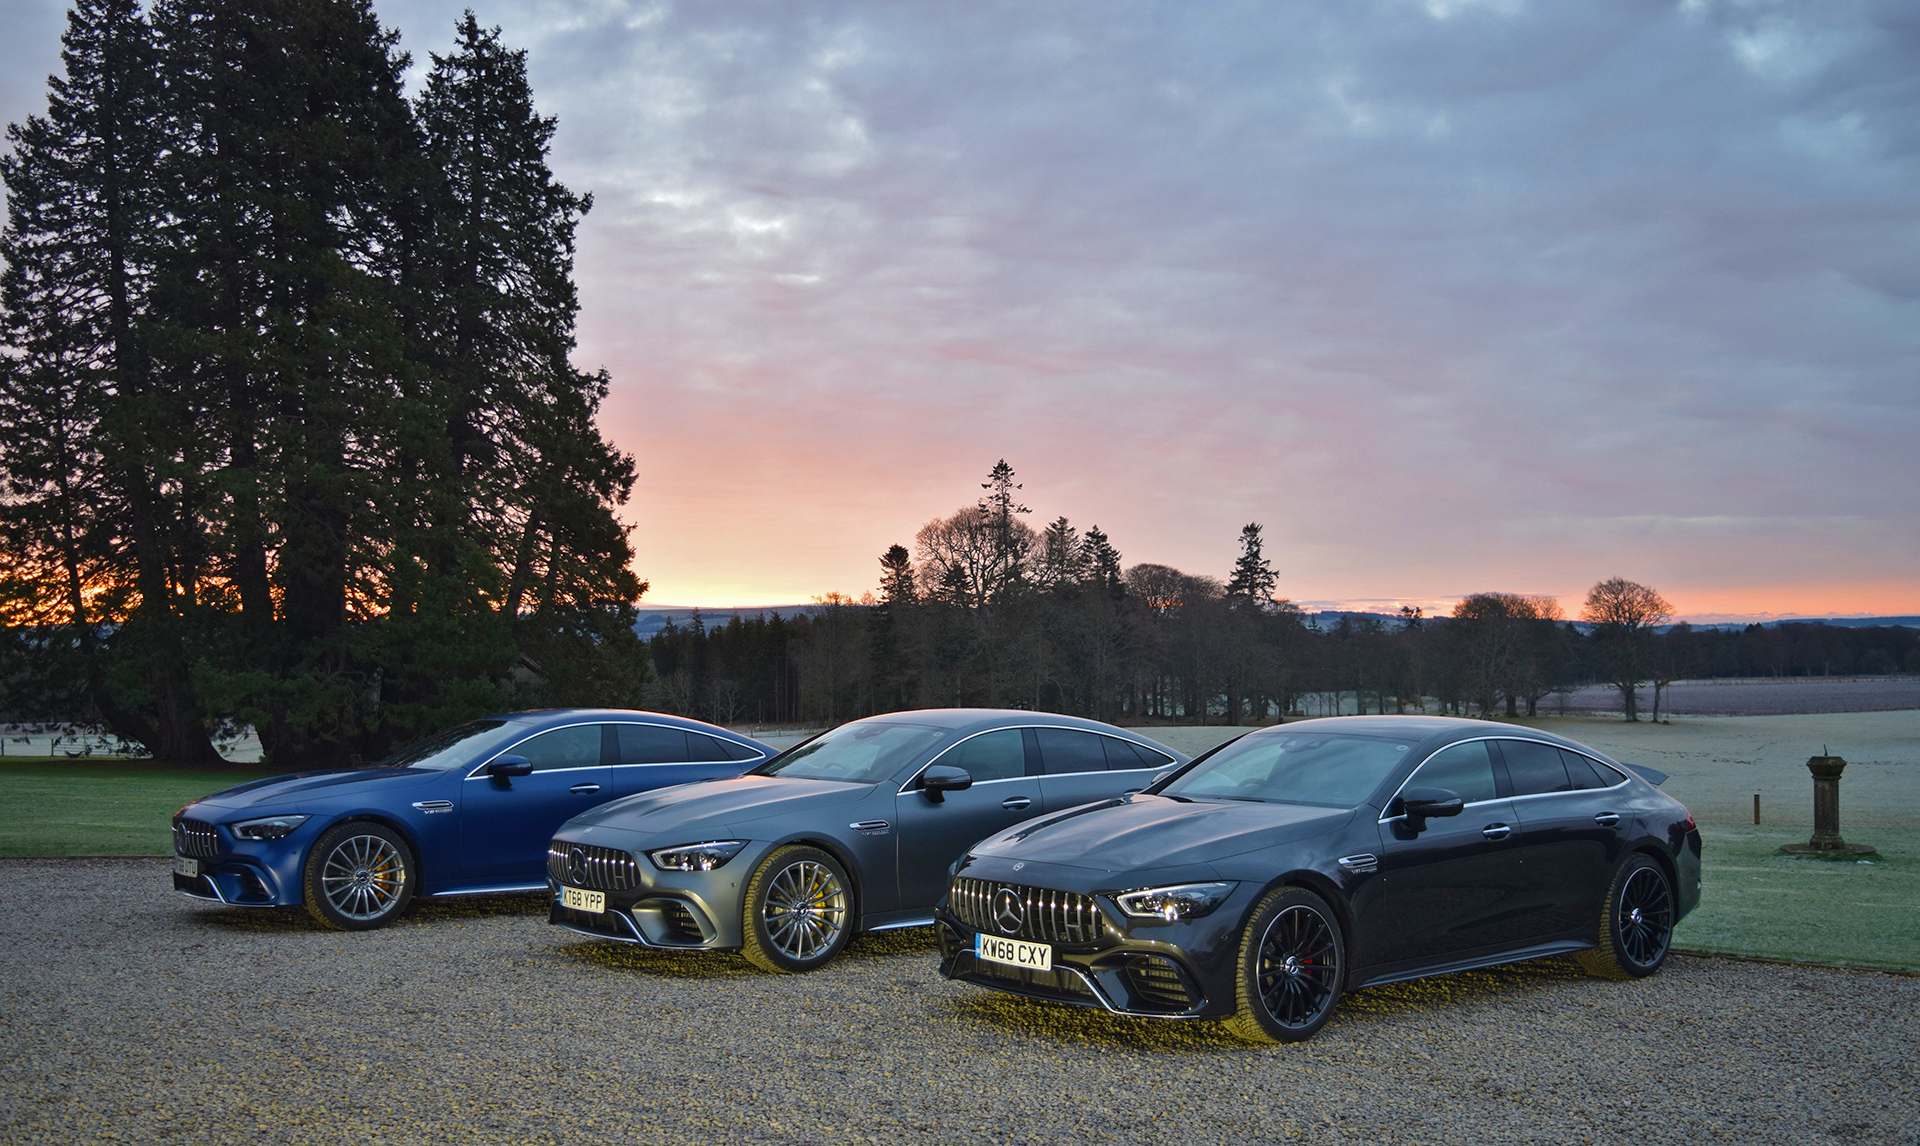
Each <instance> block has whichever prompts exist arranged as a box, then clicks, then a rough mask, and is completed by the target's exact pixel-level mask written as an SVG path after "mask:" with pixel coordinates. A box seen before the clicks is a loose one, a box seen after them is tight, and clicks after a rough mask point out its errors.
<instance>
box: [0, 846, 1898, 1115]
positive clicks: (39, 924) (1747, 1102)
mask: <svg viewBox="0 0 1920 1146" xmlns="http://www.w3.org/2000/svg"><path fill="white" fill-rule="evenodd" d="M0 897H4V899H3V900H0V902H4V906H5V909H6V910H5V914H4V918H0V937H3V939H4V943H5V946H6V950H7V952H8V961H7V974H6V976H5V978H4V982H3V983H0V1054H4V1055H5V1057H6V1061H7V1067H6V1070H5V1071H4V1072H3V1073H0V1141H5V1142H8V1143H39V1142H47V1143H53V1142H59V1143H71V1142H93V1141H134V1142H151V1143H171V1142H196V1143H197V1142H208V1143H224V1142H235V1143H238V1142H248V1143H259V1142H269V1143H277V1142H297V1143H336V1142H341V1141H355V1142H378V1141H433V1142H509V1141H511V1142H563V1143H571V1142H579V1143H615V1142H618V1143H654V1142H658V1143H683V1142H684V1143H707V1142H715V1141H740V1142H777V1143H806V1142H866V1141H884V1142H925V1141H932V1140H937V1141H960V1140H967V1141H974V1142H1035V1143H1049V1144H1059V1143H1076V1142H1105V1141H1113V1142H1128V1143H1147V1142H1150V1143H1156V1144H1157V1143H1216V1142H1222V1141H1231V1142H1329V1143H1331V1142H1466V1141H1493V1140H1498V1141H1504V1142H1555V1143H1562V1142H1573V1143H1578V1142H1583V1141H1586V1142H1595V1143H1606V1142H1618V1141H1641V1142H1675V1143H1680V1142H1687V1143H1697V1142H1701V1141H1715V1140H1725V1141H1737V1142H1799V1143H1821V1142H1836V1143H1902V1144H1905V1146H1912V1144H1913V1143H1915V1142H1916V1141H1920V1030H1916V1025H1915V1023H1914V1016H1915V1015H1916V1014H1920V979H1915V978H1910V977H1902V976H1896V975H1885V974H1873V973H1860V972H1847V971H1831V970H1823V969H1813V968H1806V967H1792V966H1775V965H1767V964H1756V963H1741V962H1733V961H1729V960H1717V959H1716V960H1709V959H1691V958H1683V957H1675V958H1674V959H1673V960H1672V961H1671V962H1670V963H1669V964H1668V966H1667V968H1666V969H1665V970H1664V971H1662V972H1661V974H1659V975H1657V976H1655V977H1654V978H1652V979H1649V980H1644V981H1640V982H1628V983H1615V982H1605V981H1600V980H1595V979H1589V978H1586V977H1585V976H1583V975H1581V974H1580V973H1579V972H1578V971H1576V970H1575V969H1574V968H1573V967H1572V966H1571V965H1570V964H1568V963H1565V962H1544V963H1533V964H1523V965H1519V966H1515V967H1511V968H1506V969H1502V970H1497V971H1491V972H1481V973H1474V974H1467V975H1454V976H1447V977H1444V978H1440V979H1432V980H1427V981H1424V982H1420V983H1412V984H1403V985H1399V986H1395V987H1389V988H1383V989H1376V990H1371V991H1365V992H1361V993H1359V994H1357V995H1353V996H1349V997H1348V998H1346V999H1345V1000H1343V1001H1342V1003H1341V1008H1340V1011H1339V1012H1338V1013H1337V1014H1336V1015H1335V1016H1334V1019H1333V1022H1332V1023H1331V1025H1329V1026H1328V1027H1327V1029H1326V1030H1325V1031H1323V1032H1322V1033H1321V1034H1320V1036H1319V1037H1318V1038H1316V1039H1314V1040H1313V1041H1311V1042H1309V1043H1306V1044H1302V1045H1298V1046H1293V1047H1249V1046H1246V1045H1244V1044H1240V1043H1237V1042H1234V1041H1233V1040H1231V1039H1230V1038H1228V1037H1227V1036H1226V1035H1225V1034H1224V1033H1223V1032H1222V1031H1221V1030H1220V1029H1219V1028H1218V1027H1217V1026H1216V1025H1214V1024H1199V1023H1170V1022H1149V1021H1127V1020H1119V1019H1113V1018H1110V1017H1107V1016H1103V1015H1099V1014H1096V1013H1093V1012H1089V1011H1083V1010H1078V1009H1071V1008H1066V1007H1058V1006H1050V1005H1046V1004H1041V1003H1034V1002H1028V1001H1024V1000H1019V999H1014V998H1011V997H1007V996H1002V995H998V994H994V993H991V992H987V991H982V990H979V989H977V988H972V987H967V986H964V985H960V984H954V983H947V982H944V981H942V980H941V979H939V978H938V976H937V975H936V974H935V971H934V955H933V947H932V942H931V938H930V936H929V935H928V933H927V932H925V931H917V930H916V931H907V932H894V933H889V934H885V935H880V936H871V937H867V938H863V939H860V940H856V941H855V943H854V945H853V946H852V948H851V949H850V951H849V953H848V955H847V956H846V957H844V958H843V959H842V960H840V961H839V962H838V963H836V964H835V965H833V966H830V967H829V968H827V969H826V970H824V971H820V972H816V973H814V974H810V975H797V976H778V975H767V974H762V973H760V972H758V971H754V970H752V969H751V968H749V967H748V966H747V964H746V963H745V962H744V961H743V960H741V959H739V958H737V957H734V956H675V955H662V954H656V953H650V952H645V951H640V950H636V949H633V948H627V947H620V946H616V945H612V944H603V943H594V942H590V941H586V940H584V939H582V938H581V937H578V936H573V935H570V934H568V933H565V932H562V931H560V930H558V929H557V928H551V927H548V926H547V925H546V923H545V916H544V907H543V905H542V904H541V903H540V901H539V900H538V899H532V900H529V899H527V898H487V899H476V900H467V901H452V902H449V903H439V904H426V905H422V906H420V907H418V908H416V910H415V911H414V912H413V914H412V915H410V916H409V917H408V918H407V919H405V920H403V921H402V922H401V923H400V924H399V925H397V926H395V927H392V928H390V929H387V930H384V931H377V932H370V933H365V934H357V935H348V934H340V933H332V932H324V931H319V930H317V929H315V927H314V926H313V924H312V923H311V922H310V921H309V920H308V919H307V917H306V915H305V913H304V912H301V911H299V910H298V909H294V910H290V911H282V910H276V911H265V912H244V911H237V910H223V909H219V908H208V907H202V906H197V905H194V904H191V903H189V902H187V901H184V900H182V899H180V898H178V897H176V896H175V895H173V894H172V892H171V891H170V890H168V882H167V867H166V863H165V862H164V861H158V860H71V861H38V860H5V861H0Z"/></svg>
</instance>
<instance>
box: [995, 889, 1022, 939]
mask: <svg viewBox="0 0 1920 1146" xmlns="http://www.w3.org/2000/svg"><path fill="white" fill-rule="evenodd" d="M1026 921H1027V908H1026V905H1025V904H1023V903H1021V902H1020V894H1019V893H1018V892H1016V891H1014V890H1013V889H1012V888H1010V887H1003V888H1001V889H1000V890H999V891H996V892H994V893H993V925H994V926H995V927H998V928H999V929H1000V931H1001V934H1003V935H1013V934H1015V933H1017V932H1018V931H1019V930H1020V925H1021V924H1022V923H1025V922H1026Z"/></svg>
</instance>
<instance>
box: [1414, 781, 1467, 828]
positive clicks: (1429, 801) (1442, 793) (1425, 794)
mask: <svg viewBox="0 0 1920 1146" xmlns="http://www.w3.org/2000/svg"><path fill="white" fill-rule="evenodd" d="M1399 804H1400V811H1401V812H1402V813H1404V814H1405V815H1406V817H1407V826H1408V827H1410V828H1412V829H1413V830H1414V831H1416V832H1417V831H1419V830H1420V829H1421V828H1424V827H1426V826H1427V820H1428V819H1429V818H1431V817H1434V816H1457V815H1459V814H1460V810H1461V809H1462V808H1465V807H1466V806H1467V802H1466V801H1465V800H1463V799H1461V798H1460V793H1458V792H1455V791H1454V790H1452V789H1451V788H1403V789H1401V791H1400V800H1399Z"/></svg>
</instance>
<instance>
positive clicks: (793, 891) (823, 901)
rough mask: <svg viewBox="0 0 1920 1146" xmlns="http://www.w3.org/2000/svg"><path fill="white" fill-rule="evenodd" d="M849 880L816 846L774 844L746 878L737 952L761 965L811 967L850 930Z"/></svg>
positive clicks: (794, 968)
mask: <svg viewBox="0 0 1920 1146" xmlns="http://www.w3.org/2000/svg"><path fill="white" fill-rule="evenodd" d="M851 888H852V881H851V880H849V879H848V878H847V872H846V869H845V868H843V867H841V866H840V863H839V861H838V860H835V859H834V858H833V857H832V856H830V855H828V854H827V853H826V852H823V851H821V850H820V849H819V848H810V847H803V846H793V847H784V848H777V849H775V850H774V853H773V854H772V855H770V856H768V857H767V859H766V862H765V863H762V864H761V865H760V870H758V871H756V872H754V873H753V879H751V880H750V881H748V883H747V895H746V905H745V908H744V915H745V918H743V919H742V920H741V921H740V922H741V933H742V934H743V935H744V936H745V937H746V943H745V946H743V947H742V948H741V952H740V953H741V954H742V955H745V956H746V957H747V961H748V962H750V963H752V964H753V965H754V966H756V967H759V968H760V969H761V970H763V971H811V970H814V969H815V968H817V967H821V966H824V965H826V963H827V962H828V961H829V960H831V959H832V958H833V957H834V956H835V955H838V954H840V951H841V949H842V948H844V947H845V946H846V945H847V940H848V939H849V938H851V936H852V934H853V892H852V891H851Z"/></svg>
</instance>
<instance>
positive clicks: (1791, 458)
mask: <svg viewBox="0 0 1920 1146" xmlns="http://www.w3.org/2000/svg"><path fill="white" fill-rule="evenodd" d="M464 6H465V5H464V4H463V3H460V2H453V3H446V2H440V0H376V9H377V10H378V11H379V13H380V15H381V17H382V18H383V20H384V21H385V22H386V23H387V24H388V25H389V26H392V27H396V28H398V29H399V30H400V31H401V33H402V38H403V39H402V42H403V44H404V45H405V46H406V47H407V48H408V49H410V50H411V51H412V52H413V53H414V55H415V57H416V61H417V62H419V63H422V64H423V63H424V62H425V60H426V56H427V53H429V52H432V51H445V50H446V49H447V47H448V46H449V45H450V43H451V40H452V34H453V27H454V24H455V22H456V20H457V19H458V18H459V15H460V12H461V10H462V8H463V7H464ZM474 6H475V10H476V13H477V15H478V16H479V18H480V19H481V21H482V22H483V23H487V24H497V25H499V26H501V27H502V29H503V31H504V35H505V39H506V40H507V42H508V43H509V44H510V45H512V46H515V47H521V48H525V49H527V50H528V51H529V53H530V56H529V69H530V74H531V77H532V82H533V86H534V92H535V96H536V100H537V102H538V104H539V106H540V107H541V109H542V110H543V112H545V113H547V114H551V115H556V116H558V118H559V131H558V134H557V137H556V139H555V143H554V153H553V157H552V162H553V166H554V169H555V171H556V172H557V174H558V176H559V178H560V179H561V180H562V181H563V182H565V183H566V184H567V185H569V186H570V187H572V188H573V189H574V190H576V191H582V192H591V193H592V194H593V196H594V207H593V210H592V212H591V213H590V214H589V215H588V217H587V219H586V220H585V221H584V223H583V224H582V227H581V231H580V245H579V255H578V263H577V278H578V281H579V285H580V294H581V302H582V311H581V315H580V332H579V333H580V345H579V351H578V354H577V356H576V358H577V361H578V363H579V364H580V365H581V366H583V367H586V368H589V369H592V368H597V367H600V366H605V367H606V368H607V369H608V370H609V371H610V372H611V375H612V378H613V390H612V393H611V395H610V396H609V398H608V400H607V403H606V405H605V407H604V410H603V413H602V426H603V429H604V430H605V432H606V433H607V434H608V436H609V437H610V438H611V439H612V440H613V441H614V442H615V443H616V444H618V445H619V446H620V447H621V448H623V449H625V450H628V451H631V452H632V453H633V454H634V455H635V456H636V458H637V461H638V466H639V474H640V479H639V483H638V485H637V487H636V489H635V492H634V495H633V498H632V500H631V501H630V502H629V504H628V505H626V506H625V507H624V508H623V511H622V513H623V517H624V518H625V520H627V521H628V522H630V523H631V524H632V525H633V527H634V529H633V542H634V545H635V548H636V552H637V559H636V562H635V567H636V570H637V572H639V573H640V575H641V576H642V577H645V578H647V579H648V580H649V581H650V582H651V585H652V588H651V590H650V591H649V593H648V595H647V598H646V601H647V602H648V603H655V604H683V605H684V604H704V605H755V604H773V603H787V602H800V601H806V600H808V599H810V598H812V597H814V596H818V595H821V594H825V593H827V592H841V593H847V594H850V595H853V596H858V595H859V594H860V593H861V592H862V591H865V590H869V589H872V588H873V587H874V586H875V585H876V584H877V581H878V573H879V565H878V560H877V559H878V557H879V555H880V554H881V552H882V551H884V550H885V549H886V547H887V546H888V545H891V544H894V543H896V542H898V543H902V544H906V545H908V546H911V545H912V542H913V535H914V534H915V532H916V531H917V530H918V529H919V527H920V526H921V525H922V524H924V523H925V522H927V521H928V520H930V519H933V518H935V517H939V516H944V515H947V514H951V513H952V512H953V511H954V510H956V509H958V508H960V507H962V506H964V505H968V504H971V503H972V502H973V501H975V500H976V499H977V498H978V497H979V496H980V495H981V493H980V490H979V483H980V482H982V481H984V480H985V477H986V473H987V470H988V469H989V468H990V467H991V466H992V465H993V464H994V462H995V461H997V460H999V459H1001V458H1005V459H1006V460H1007V461H1008V462H1009V463H1010V464H1011V465H1012V466H1013V467H1014V469H1015V470H1016V472H1017V474H1018V478H1019V480H1020V481H1021V482H1023V483H1024V489H1023V491H1022V497H1023V499H1024V501H1025V504H1027V505H1028V506H1030V507H1031V508H1032V510H1033V521H1034V523H1035V524H1036V526H1038V525H1039V524H1042V523H1044V522H1045V521H1047V520H1051V519H1052V518H1054V517H1056V516H1059V515H1063V514H1064V515H1066V516H1067V517H1068V518H1070V519H1071V520H1072V521H1073V523H1074V524H1076V525H1078V526H1079V527H1081V528H1082V529H1084V528H1086V527H1088V526H1091V525H1096V524H1097V525H1098V526H1100V527H1101V528H1102V529H1103V530H1105V531H1106V532H1107V533H1108V534H1109V535H1110V536H1111V537H1112V538H1113V541H1114V543H1115V544H1116V545H1117V546H1118V548H1119V549H1120V551H1121V552H1122V554H1123V555H1124V557H1125V560H1126V561H1127V562H1128V563H1129V564H1131V563H1134V562H1156V563H1160V564H1166V565H1173V566H1176V567H1179V568H1181V569H1184V570H1187V571H1189V572H1194V573H1208V574H1212V575H1214V576H1217V577H1222V578H1224V577H1225V576H1226V575H1227V573H1228V571H1229V569H1230V567H1231V565H1232V562H1233V559H1234V557H1235V555H1236V552H1237V539H1238V535H1239V531H1240V527H1241V526H1242V525H1243V524H1245V523H1247V522H1250V521H1257V522H1260V523H1262V524H1263V525H1264V527H1265V536H1266V538H1267V553H1268V556H1269V557H1270V558H1271V560H1272V561H1273V564H1274V567H1275V569H1276V571H1277V572H1278V574H1279V592H1280V593H1281V594H1283V595H1285V596H1287V597H1290V598H1292V599H1294V600H1296V601H1302V602H1307V603H1311V604H1315V605H1323V606H1324V605H1333V604H1339V605H1345V606H1350V607H1378V608H1389V609H1390V608H1393V607H1397V605H1399V604H1401V603H1416V604H1421V605H1423V606H1425V607H1427V608H1428V609H1429V611H1436V610H1437V611H1444V609H1445V608H1446V606H1447V603H1448V602H1449V601H1450V600H1452V599H1456V598H1457V597H1459V596H1461V595H1463V594H1466V593H1472V592H1482V591H1505V592H1522V593H1533V594H1545V595H1551V596H1555V597H1559V598H1562V599H1563V601H1564V602H1565V603H1566V605H1567V607H1568V610H1569V612H1570V613H1577V611H1578V605H1579V601H1580V599H1581V598H1582V597H1583V596H1584V594H1585V592H1586V589H1587V588H1588V586H1590V585H1591V584H1593V583H1594V582H1596V581H1599V580H1602V579H1604V578H1607V577H1613V576H1623V577H1628V578H1631V579H1633V580H1636V581H1640V582H1643V583H1646V584H1649V585H1652V586H1654V587H1655V588H1656V589H1658V590H1660V591H1661V592H1662V593H1663V594H1664V595H1665V596H1666V597H1667V598H1668V599H1669V600H1671V601H1672V602H1673V603H1674V604H1675V605H1676V606H1677V610H1678V612H1680V613H1681V614H1682V615H1687V616H1692V617H1700V618H1710V617H1722V616H1734V615H1739V616H1751V615H1784V614H1804V615H1823V614H1842V615H1845V614H1863V613H1871V614H1890V613H1920V7H1916V6H1914V5H1913V4H1912V3H1910V2H1907V3H1853V2H1848V0H1826V2H1821V3H1805V4H1795V3H1774V2H1770V0H1738V2H1726V0H1684V2H1681V3H1677V4H1676V3H1641V2H1637V0H1595V2H1583V0H1560V2H1555V3H1543V2H1537V0H1424V2H1420V0H1379V2H1364V0H1354V2H1342V3H1338V4H1324V3H1311V4H1310V3H1281V2H1273V0H1267V2H1260V3H1238V4H1236V3H1230V2H1220V3H1198V4H1196V3H1191V2H1187V3H1171V2H1169V3H1162V4H1152V3H1134V2H1127V0H1099V2H1075V0H1060V2H1056V3H1047V4H1033V3H998V2H993V0H968V2H967V3H951V2H948V3H910V2H905V0H884V2H879V0H876V2H858V0H818V2H801V0H767V2H728V0H701V2H700V3H678V4H676V3H649V4H628V3H613V2H605V0H537V2H526V0H475V3H474ZM63 11H64V7H63V5H60V4H56V3H49V2H47V0H0V16H3V17H4V20H5V25H6V27H7V28H8V30H9V34H8V35H7V36H6V37H4V39H3V40H0V118H4V119H5V120H7V121H14V120H18V119H20V118H21V117H22V116H24V115H26V114H29V113H32V112H34V111H37V110H39V109H40V108H41V107H43V106H44V100H45V95H44V83H43V78H44V77H45V75H46V74H47V73H48V72H50V71H52V70H54V69H55V68H56V67H57V66H58V58H57V53H58V35H59V31H60V28H61V26H62V22H63V20H64V15H63ZM417 71H418V69H416V76H417Z"/></svg>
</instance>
